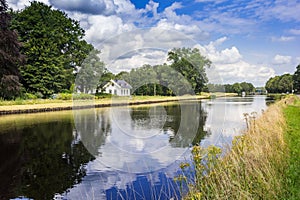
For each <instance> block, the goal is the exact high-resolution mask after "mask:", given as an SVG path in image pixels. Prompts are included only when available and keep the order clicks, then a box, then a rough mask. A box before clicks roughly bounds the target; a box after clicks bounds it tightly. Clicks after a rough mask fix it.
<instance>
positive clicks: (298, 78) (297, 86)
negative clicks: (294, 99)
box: [293, 64, 300, 93]
mask: <svg viewBox="0 0 300 200" xmlns="http://www.w3.org/2000/svg"><path fill="white" fill-rule="evenodd" d="M293 82H294V85H293V87H294V90H295V91H296V92H297V93H299V92H300V64H299V65H298V66H297V68H296V71H295V73H294V74H293Z"/></svg>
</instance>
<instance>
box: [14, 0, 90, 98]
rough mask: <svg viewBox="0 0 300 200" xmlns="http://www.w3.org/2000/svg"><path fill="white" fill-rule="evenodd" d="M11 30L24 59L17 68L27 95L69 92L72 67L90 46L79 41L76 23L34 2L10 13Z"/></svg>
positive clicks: (61, 13) (72, 79) (86, 52)
mask: <svg viewBox="0 0 300 200" xmlns="http://www.w3.org/2000/svg"><path fill="white" fill-rule="evenodd" d="M13 15H14V17H13V20H12V24H11V28H12V29H15V30H17V32H18V34H19V36H20V40H21V42H22V43H23V47H22V48H21V52H22V53H24V54H25V55H26V57H27V61H26V65H24V66H21V67H20V72H21V75H22V77H23V80H22V84H23V85H24V87H25V88H26V89H27V91H28V92H31V93H36V92H41V93H42V94H43V95H44V96H45V97H48V96H50V95H51V94H53V93H58V92H60V91H62V90H63V89H69V88H70V86H71V85H72V83H73V82H74V78H75V74H74V73H73V72H74V71H75V66H80V64H81V63H82V61H83V60H84V58H85V57H86V55H87V54H88V53H89V52H90V51H91V50H92V49H93V47H92V46H91V45H90V44H88V43H86V41H84V40H83V39H82V37H83V36H84V30H83V29H82V28H80V26H79V22H77V21H75V20H73V19H70V18H68V16H67V15H66V14H65V13H64V12H62V11H59V10H55V9H52V7H51V6H48V5H45V4H43V3H41V2H36V1H33V2H31V4H30V6H28V7H26V8H25V9H23V10H21V11H18V12H15V13H13Z"/></svg>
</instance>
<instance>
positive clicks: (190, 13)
mask: <svg viewBox="0 0 300 200" xmlns="http://www.w3.org/2000/svg"><path fill="white" fill-rule="evenodd" d="M40 1H42V2H44V3H46V4H48V5H52V6H53V7H54V8H56V9H61V10H64V11H65V12H66V13H67V14H68V15H69V16H70V17H71V18H74V19H76V20H79V21H80V23H81V26H82V27H83V28H84V29H85V30H86V37H85V39H86V40H87V41H88V42H90V43H92V44H93V45H94V46H96V47H97V48H99V49H100V50H101V51H102V55H101V58H102V59H103V60H104V61H105V63H107V67H108V68H109V69H110V70H111V71H113V72H115V73H117V72H120V71H122V70H127V71H128V70H130V69H131V68H133V67H139V66H142V65H143V64H151V65H154V64H160V63H164V62H167V61H166V52H167V51H168V50H170V49H171V48H173V47H184V46H185V47H197V48H199V49H200V52H201V53H202V54H203V55H204V56H206V57H208V58H209V59H210V60H211V61H212V62H213V66H212V67H211V68H210V69H209V70H208V71H207V73H208V76H209V79H210V82H216V83H217V82H218V83H234V82H236V81H248V82H253V83H254V84H255V85H256V86H260V85H264V83H265V82H266V81H267V79H268V78H269V77H271V76H274V75H280V74H283V73H293V72H294V71H295V69H296V66H297V65H298V64H300V45H299V44H300V12H299V10H300V0H286V1H283V0H264V1H263V0H235V1H233V0H232V1H230V0H181V1H169V0H166V1H158V0H150V1H149V0H90V1H89V0H40ZM8 3H9V5H10V6H11V7H12V8H13V9H22V8H24V6H25V5H29V1H28V0H8Z"/></svg>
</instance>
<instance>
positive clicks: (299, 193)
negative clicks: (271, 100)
mask: <svg viewBox="0 0 300 200" xmlns="http://www.w3.org/2000/svg"><path fill="white" fill-rule="evenodd" d="M284 116H285V118H286V121H287V131H286V134H285V141H286V143H287V145H288V148H289V162H288V168H287V170H286V177H287V181H286V182H287V183H286V191H287V193H286V196H285V197H286V198H285V199H290V200H292V199H300V101H299V100H298V101H297V102H294V103H293V104H292V105H288V106H287V107H286V108H285V109H284Z"/></svg>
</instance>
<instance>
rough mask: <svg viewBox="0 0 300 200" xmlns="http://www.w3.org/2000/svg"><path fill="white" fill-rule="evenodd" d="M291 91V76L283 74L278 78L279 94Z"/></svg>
mask: <svg viewBox="0 0 300 200" xmlns="http://www.w3.org/2000/svg"><path fill="white" fill-rule="evenodd" d="M292 90H293V76H292V75H291V74H284V75H282V76H281V77H280V80H279V83H278V91H279V92H283V93H286V92H292Z"/></svg>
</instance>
